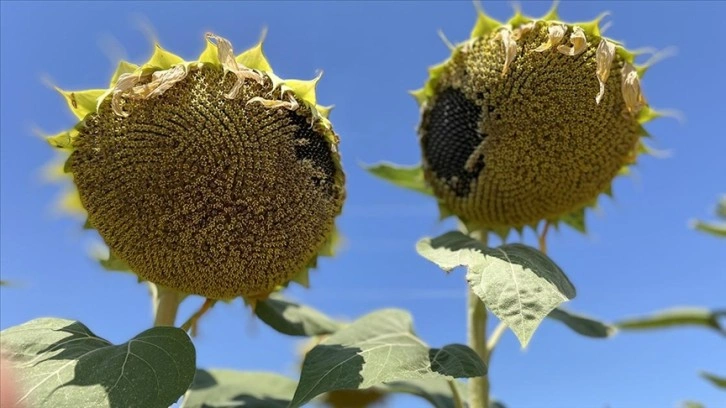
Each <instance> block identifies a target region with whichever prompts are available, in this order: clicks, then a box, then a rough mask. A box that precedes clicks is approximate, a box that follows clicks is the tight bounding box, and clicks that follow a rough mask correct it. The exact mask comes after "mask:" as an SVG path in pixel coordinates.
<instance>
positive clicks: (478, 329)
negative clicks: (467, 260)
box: [466, 231, 489, 408]
mask: <svg viewBox="0 0 726 408" xmlns="http://www.w3.org/2000/svg"><path fill="white" fill-rule="evenodd" d="M487 235H488V234H487V232H486V231H479V232H477V233H475V234H472V237H474V238H476V239H478V240H479V241H480V242H481V243H483V244H484V245H487ZM467 292H468V301H467V303H468V304H467V313H466V317H467V340H468V343H469V347H471V348H472V349H473V350H474V351H476V353H477V354H478V355H479V357H481V359H482V361H484V362H486V361H487V360H488V356H489V350H488V349H487V309H486V307H485V306H484V302H482V301H481V299H479V296H477V295H476V294H475V293H474V292H473V291H472V290H471V288H468V289H467ZM469 407H470V408H489V375H488V374H487V375H485V376H483V377H474V378H470V379H469Z"/></svg>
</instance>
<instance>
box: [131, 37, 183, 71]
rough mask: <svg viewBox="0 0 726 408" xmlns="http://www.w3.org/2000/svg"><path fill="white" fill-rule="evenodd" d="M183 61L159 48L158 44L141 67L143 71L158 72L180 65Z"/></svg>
mask: <svg viewBox="0 0 726 408" xmlns="http://www.w3.org/2000/svg"><path fill="white" fill-rule="evenodd" d="M183 62H184V59H183V58H182V57H180V56H178V55H176V54H174V53H172V52H169V51H167V50H165V49H163V48H162V47H161V45H160V44H158V43H157V44H154V53H153V54H152V55H151V58H149V60H148V61H146V63H145V64H144V65H142V66H141V69H143V70H154V71H156V70H159V69H162V70H163V69H169V68H171V67H173V66H174V65H177V64H182V63H183Z"/></svg>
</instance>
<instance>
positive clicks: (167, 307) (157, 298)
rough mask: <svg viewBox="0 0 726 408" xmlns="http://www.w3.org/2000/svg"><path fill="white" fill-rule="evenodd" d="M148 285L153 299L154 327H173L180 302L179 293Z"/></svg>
mask: <svg viewBox="0 0 726 408" xmlns="http://www.w3.org/2000/svg"><path fill="white" fill-rule="evenodd" d="M150 285H151V294H152V297H153V300H152V301H153V308H154V327H157V326H174V323H175V322H176V314H177V311H178V310H179V304H180V303H181V300H182V295H181V293H179V292H177V291H175V290H172V289H169V288H165V287H163V286H159V285H155V284H153V283H152V284H150Z"/></svg>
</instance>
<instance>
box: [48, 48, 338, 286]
mask: <svg viewBox="0 0 726 408" xmlns="http://www.w3.org/2000/svg"><path fill="white" fill-rule="evenodd" d="M206 37H207V46H206V48H205V50H204V52H203V53H202V54H201V55H200V56H199V59H198V60H196V61H191V62H189V61H184V60H183V59H182V58H180V57H178V56H176V55H174V54H172V53H170V52H168V51H166V50H164V49H162V48H161V47H160V46H158V45H157V46H156V48H155V52H154V54H153V56H152V57H151V59H150V60H149V61H148V62H146V63H145V64H143V65H141V66H137V65H134V64H131V63H128V62H121V63H120V64H119V67H118V70H117V72H116V73H115V74H114V76H113V78H112V79H111V83H110V85H109V88H108V89H94V90H87V91H80V92H67V91H60V92H61V93H62V94H63V96H64V97H65V98H66V101H67V102H68V106H69V107H70V109H71V111H73V113H74V114H75V115H76V116H77V118H78V119H79V120H80V122H79V123H78V124H77V125H76V126H74V127H73V129H71V130H69V131H66V132H62V133H60V134H58V135H56V136H53V137H50V138H49V142H50V143H51V145H53V146H54V147H56V148H58V149H61V150H63V151H65V152H67V153H68V159H67V160H66V162H65V171H66V172H67V173H68V174H70V175H71V176H72V178H73V182H74V185H75V188H76V189H77V192H75V191H74V192H71V194H70V195H69V197H78V200H79V201H78V202H79V204H80V205H81V206H82V208H83V210H84V211H85V212H86V213H87V217H88V223H87V224H88V225H89V226H92V227H93V228H95V229H96V230H98V232H99V233H100V235H101V237H102V238H103V240H104V241H105V242H106V244H107V245H108V247H109V249H110V251H111V254H112V256H113V257H114V258H115V259H117V260H119V261H121V262H122V263H123V264H124V265H127V266H128V268H129V269H131V270H132V271H133V272H134V273H136V274H137V275H138V276H139V278H141V279H144V280H148V281H150V282H153V283H156V284H159V285H162V286H166V287H169V288H172V289H175V290H178V291H180V292H184V293H189V294H198V295H202V296H206V297H208V298H214V299H220V298H231V297H236V296H244V297H248V298H254V297H263V296H265V295H266V294H268V293H270V292H271V291H273V290H275V288H277V287H278V286H280V285H284V284H286V283H287V282H288V281H290V280H291V279H295V278H296V277H299V276H300V274H303V275H304V274H305V273H306V272H307V269H308V268H309V267H310V266H312V265H314V263H315V260H316V258H317V256H318V255H321V254H323V255H327V254H329V251H330V248H329V247H330V244H331V242H332V241H333V238H334V232H335V231H334V229H335V227H334V220H335V218H336V216H338V215H339V214H340V212H341V209H342V204H343V200H344V197H345V192H344V188H343V185H344V174H343V171H342V168H341V163H340V156H339V154H338V149H337V147H338V136H337V135H336V134H335V133H334V131H333V129H332V126H331V123H330V121H329V120H328V112H329V108H326V107H322V106H320V105H317V102H316V96H315V87H316V84H317V82H318V80H319V78H320V77H319V76H318V77H317V78H315V79H313V80H311V81H301V80H285V79H281V78H279V77H278V76H276V75H275V74H274V73H273V71H272V69H271V67H270V65H269V63H268V61H267V59H266V58H265V56H264V54H263V53H262V43H261V42H260V43H258V44H257V45H256V46H254V47H252V48H251V49H249V50H247V51H245V52H243V53H241V54H239V55H237V56H235V55H234V53H233V50H232V45H231V44H230V42H229V41H227V40H226V39H224V38H221V37H218V36H216V35H213V34H207V36H206ZM76 207H77V206H76Z"/></svg>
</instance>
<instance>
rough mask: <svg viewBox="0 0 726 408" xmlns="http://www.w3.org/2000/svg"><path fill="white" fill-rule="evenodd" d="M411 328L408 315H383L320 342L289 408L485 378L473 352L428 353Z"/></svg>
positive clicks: (455, 349)
mask: <svg viewBox="0 0 726 408" xmlns="http://www.w3.org/2000/svg"><path fill="white" fill-rule="evenodd" d="M412 324H413V322H412V320H411V315H410V314H409V313H408V312H405V311H403V310H398V309H383V310H378V311H375V312H373V313H370V314H368V315H366V316H363V317H362V318H360V319H358V320H356V321H355V322H353V323H351V324H350V325H349V326H346V327H345V328H343V329H340V330H339V331H337V332H335V333H334V334H332V335H331V336H330V337H328V338H326V339H325V340H323V341H322V342H321V343H319V344H318V345H317V346H315V347H314V348H313V349H312V350H310V351H309V352H308V353H307V354H306V356H305V361H304V362H303V367H302V372H301V375H300V383H299V384H298V388H297V390H296V391H295V395H294V397H293V399H292V402H291V403H290V407H299V406H301V405H303V404H305V403H306V402H308V401H310V400H312V399H313V398H315V397H316V396H317V395H320V394H322V393H324V392H328V391H333V390H343V389H349V390H354V389H361V388H368V387H372V386H375V385H379V384H382V383H388V382H391V381H402V380H416V379H428V378H442V379H451V378H461V377H479V376H482V375H485V374H486V366H485V365H484V363H483V362H482V361H481V359H480V358H479V357H478V356H477V354H476V353H475V352H474V351H473V350H471V349H470V348H468V347H467V346H463V345H459V344H450V345H447V346H444V347H443V348H440V349H432V348H429V347H428V346H427V345H426V344H425V343H424V342H422V341H421V340H420V339H419V338H418V337H416V336H415V335H414V333H413V329H412Z"/></svg>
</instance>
